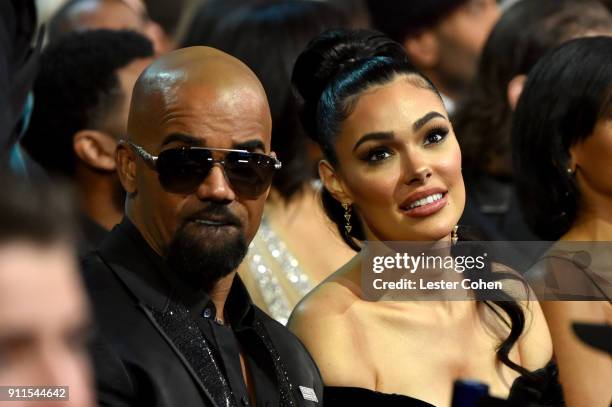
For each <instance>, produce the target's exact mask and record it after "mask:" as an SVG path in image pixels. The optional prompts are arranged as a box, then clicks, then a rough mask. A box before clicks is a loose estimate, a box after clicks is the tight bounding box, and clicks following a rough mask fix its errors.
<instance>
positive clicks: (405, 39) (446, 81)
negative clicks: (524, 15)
mask: <svg viewBox="0 0 612 407" xmlns="http://www.w3.org/2000/svg"><path fill="white" fill-rule="evenodd" d="M368 7H369V10H370V13H371V19H372V23H373V25H374V27H375V28H376V29H378V30H380V31H382V32H384V33H385V34H387V35H388V36H390V37H391V38H392V39H393V40H395V41H397V42H399V43H400V44H403V45H404V48H405V49H406V52H407V53H408V56H409V57H410V60H411V61H412V63H413V64H414V65H415V66H416V67H417V68H418V69H419V70H420V71H421V72H422V73H423V74H425V76H427V77H428V78H429V79H430V80H431V81H432V82H433V83H434V85H436V87H437V88H438V90H439V91H440V92H441V93H442V95H443V97H444V102H445V105H446V108H447V110H448V111H449V113H452V111H453V110H454V105H455V102H456V101H457V100H458V99H460V98H461V96H462V93H463V92H464V91H465V88H466V86H467V85H469V83H470V81H471V80H472V79H473V77H474V75H475V73H476V65H477V63H478V58H479V56H480V52H481V51H482V47H483V46H484V43H485V41H486V39H487V36H488V35H489V32H490V31H491V29H492V28H493V25H494V24H495V22H496V21H497V19H498V18H499V16H500V10H499V7H498V5H497V1H496V0H410V1H397V0H368Z"/></svg>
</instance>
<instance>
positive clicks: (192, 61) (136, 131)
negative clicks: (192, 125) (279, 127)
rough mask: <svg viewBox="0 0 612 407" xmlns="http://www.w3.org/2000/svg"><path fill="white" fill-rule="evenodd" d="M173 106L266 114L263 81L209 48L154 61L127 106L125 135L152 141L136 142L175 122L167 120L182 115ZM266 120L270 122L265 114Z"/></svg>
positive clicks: (228, 57) (184, 52) (186, 49)
mask: <svg viewBox="0 0 612 407" xmlns="http://www.w3.org/2000/svg"><path fill="white" fill-rule="evenodd" d="M177 102H179V103H181V104H184V103H186V102H187V103H189V102H192V104H193V105H198V106H197V107H199V108H200V109H199V110H203V111H207V110H209V109H208V107H211V108H212V107H220V106H216V105H219V104H222V105H225V106H223V107H224V108H226V109H232V108H237V109H239V108H246V109H255V110H261V109H265V110H268V111H269V106H268V102H267V98H266V94H265V91H264V89H263V86H262V85H261V82H260V81H259V79H257V77H256V76H255V74H254V73H253V72H252V71H251V70H250V69H249V68H248V67H247V66H246V65H245V64H244V63H242V62H241V61H239V60H238V59H236V58H234V57H232V56H231V55H228V54H226V53H224V52H222V51H219V50H217V49H214V48H210V47H201V46H199V47H189V48H183V49H180V50H177V51H174V52H171V53H168V54H166V55H164V56H162V57H161V58H159V59H157V60H156V61H155V62H154V63H153V64H151V65H150V66H149V67H148V68H147V69H145V71H144V72H143V73H142V74H141V76H140V77H139V78H138V80H137V82H136V85H135V87H134V93H133V96H132V104H131V107H130V116H129V124H128V132H129V136H130V137H131V138H134V140H135V141H136V140H138V141H142V142H144V143H145V144H147V141H150V140H144V141H143V140H139V139H140V135H141V134H144V135H145V137H146V136H147V135H150V134H151V131H150V130H151V126H154V127H156V128H159V124H160V122H159V121H160V120H161V121H162V122H164V121H167V120H172V119H174V118H175V117H168V115H173V116H176V115H177V114H180V112H174V111H173V110H174V109H173V107H177V106H176V105H177ZM192 107H196V106H192ZM179 110H180V109H179ZM267 116H268V118H267V120H268V121H269V120H271V119H270V118H269V112H268V113H267ZM202 121H204V122H205V121H206V117H202ZM262 124H263V123H262ZM268 142H269V137H268Z"/></svg>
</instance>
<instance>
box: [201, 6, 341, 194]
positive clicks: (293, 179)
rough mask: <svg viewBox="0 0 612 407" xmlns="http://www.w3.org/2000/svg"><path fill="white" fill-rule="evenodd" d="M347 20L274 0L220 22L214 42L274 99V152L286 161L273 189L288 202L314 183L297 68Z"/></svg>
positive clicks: (336, 14) (330, 9)
mask: <svg viewBox="0 0 612 407" xmlns="http://www.w3.org/2000/svg"><path fill="white" fill-rule="evenodd" d="M345 24H346V19H345V17H344V15H343V14H341V13H340V12H339V11H338V10H337V9H335V8H334V7H332V6H330V5H329V4H327V3H324V2H316V1H307V0H294V1H287V0H281V1H272V2H269V3H266V4H262V5H254V6H249V7H243V8H241V9H240V10H239V11H237V12H235V13H233V14H231V15H230V16H229V17H227V18H226V19H223V20H222V21H221V22H219V24H218V26H217V28H216V29H215V31H214V32H213V34H212V35H211V38H210V41H208V43H206V44H205V43H203V42H201V43H200V44H201V45H204V44H205V45H210V46H212V47H214V48H218V49H220V50H222V51H225V52H227V53H229V54H231V55H233V56H235V57H236V58H238V59H240V60H241V61H242V62H244V63H245V64H246V65H248V66H249V67H250V68H251V69H252V70H253V72H255V74H256V75H257V77H258V78H259V80H260V81H261V83H262V84H263V87H264V89H265V91H266V94H267V96H268V100H269V103H270V110H271V113H272V150H273V151H274V152H276V154H277V155H278V157H279V159H280V160H281V161H282V162H283V168H282V169H281V170H280V171H279V172H278V173H277V174H276V175H275V176H274V181H273V186H274V188H275V189H276V190H277V191H278V192H279V193H280V194H281V196H282V197H283V198H284V199H285V200H289V199H290V198H291V197H292V196H294V195H295V194H296V193H298V192H299V191H300V190H301V189H302V187H303V186H304V185H305V184H306V182H308V181H310V180H312V179H313V176H314V172H313V163H312V162H311V160H310V158H309V157H308V153H307V147H308V145H307V142H308V140H307V137H306V136H305V135H304V134H303V129H302V128H301V126H300V123H299V117H298V112H297V106H296V103H295V99H294V97H293V95H292V93H291V71H292V69H293V64H294V63H295V60H296V58H297V56H298V54H299V52H300V50H302V49H304V47H305V46H306V44H307V43H308V41H310V40H311V39H312V38H313V37H315V36H316V35H318V34H319V33H321V32H322V31H325V30H327V29H330V28H339V27H342V26H344V25H345Z"/></svg>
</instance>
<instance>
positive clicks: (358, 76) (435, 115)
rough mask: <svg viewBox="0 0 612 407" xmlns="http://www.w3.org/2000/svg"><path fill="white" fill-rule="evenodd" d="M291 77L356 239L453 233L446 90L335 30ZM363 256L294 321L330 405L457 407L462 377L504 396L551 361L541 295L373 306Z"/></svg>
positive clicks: (328, 194)
mask: <svg viewBox="0 0 612 407" xmlns="http://www.w3.org/2000/svg"><path fill="white" fill-rule="evenodd" d="M293 83H294V86H295V88H296V90H297V93H298V94H299V95H300V96H301V99H302V101H303V113H302V122H303V124H304V126H305V129H306V131H307V133H308V134H309V135H311V136H312V137H313V138H315V139H316V141H317V142H318V143H319V145H320V146H321V148H322V150H323V152H324V155H325V160H324V161H322V162H321V163H320V165H319V174H320V176H321V179H322V181H323V183H324V185H325V190H324V191H323V203H324V206H325V208H326V211H327V214H328V216H329V217H330V219H332V220H333V221H334V223H336V225H337V226H338V229H339V231H340V232H341V233H342V236H343V238H344V240H345V242H346V243H347V244H348V245H349V246H350V247H352V248H354V249H355V250H356V251H360V249H361V246H362V245H361V242H363V241H365V240H369V241H390V240H395V241H420V242H422V241H427V242H432V243H435V242H448V243H450V242H451V240H452V239H453V237H454V236H453V235H454V230H456V228H455V226H456V224H457V221H458V220H459V218H460V216H461V213H462V211H463V207H464V204H465V190H464V186H463V179H462V176H461V152H460V150H459V146H458V144H457V140H456V138H455V135H454V133H453V129H452V126H451V124H450V122H449V120H448V115H447V113H446V111H445V109H444V105H443V103H442V100H441V98H440V96H439V94H438V92H437V91H436V90H435V88H434V87H433V85H432V84H431V83H430V82H429V81H428V80H427V79H426V78H425V77H423V76H422V75H421V74H419V73H418V72H416V71H415V69H414V68H413V66H412V65H411V64H410V63H409V62H408V61H407V57H406V55H405V53H404V51H403V49H402V47H401V46H400V45H399V44H397V43H395V42H393V41H391V40H389V39H388V38H387V37H385V36H383V35H382V34H379V33H376V32H372V31H365V30H362V31H332V32H327V33H324V34H322V35H320V36H319V37H317V38H315V39H314V40H313V41H312V42H311V43H310V44H309V46H308V47H307V49H306V50H305V51H304V52H303V53H302V54H301V55H300V56H299V57H298V60H297V62H296V65H295V68H294V72H293ZM423 198H426V199H423ZM345 208H346V209H345ZM345 215H350V216H348V218H349V219H348V220H347V218H346V217H345ZM363 260H364V259H363V255H362V253H361V252H360V253H358V254H357V255H356V256H355V257H354V258H353V259H352V260H351V261H349V262H348V263H347V264H346V265H344V266H343V267H342V268H340V269H339V270H338V271H337V272H336V273H334V274H333V275H332V276H330V277H329V278H328V279H327V280H326V281H325V282H323V283H322V284H321V285H320V286H318V287H317V288H316V289H315V290H314V291H312V292H311V294H309V295H308V296H307V297H306V298H305V299H304V300H303V301H302V302H301V303H300V304H299V305H298V307H297V308H296V310H295V311H294V313H293V315H292V318H291V320H290V324H289V326H290V329H292V330H293V331H294V332H295V333H296V334H297V336H298V337H300V339H301V340H302V341H303V342H304V344H305V345H306V347H307V348H308V349H309V351H310V352H311V354H312V355H313V357H314V359H315V361H316V362H317V364H318V366H319V368H320V370H321V373H322V376H323V379H324V382H325V384H326V386H327V388H326V393H325V397H326V400H325V401H326V403H327V405H334V404H340V405H349V404H350V403H351V402H353V403H356V402H358V401H362V402H363V401H364V400H368V402H370V403H374V404H371V405H390V403H393V402H394V401H397V402H398V403H401V404H399V405H415V406H431V405H436V406H446V405H449V404H450V400H451V396H452V394H451V393H452V385H453V381H454V380H455V379H458V378H471V379H477V380H480V381H483V382H486V383H488V384H489V386H490V389H491V392H492V393H493V394H494V395H497V396H502V397H506V396H508V394H509V392H510V391H509V389H510V387H511V385H512V383H513V381H515V379H516V378H517V377H518V376H519V375H520V374H522V373H528V372H529V371H533V370H535V369H538V368H542V367H544V366H545V365H547V363H548V362H549V360H550V358H551V351H552V346H551V343H550V338H549V333H548V330H547V327H546V324H545V322H544V320H543V316H542V315H541V311H540V309H539V307H538V305H537V303H525V304H523V306H520V305H518V304H517V303H516V302H513V301H507V302H497V303H489V302H486V303H484V302H468V301H455V302H452V301H427V302H391V301H387V302H383V301H379V302H368V301H365V300H364V299H363V296H362V292H361V290H360V281H361V265H362V262H363ZM468 344H469V345H468Z"/></svg>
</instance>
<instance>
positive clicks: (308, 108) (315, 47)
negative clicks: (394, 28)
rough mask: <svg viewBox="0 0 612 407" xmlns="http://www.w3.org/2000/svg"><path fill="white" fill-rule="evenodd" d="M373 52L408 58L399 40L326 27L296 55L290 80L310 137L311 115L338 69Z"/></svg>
mask: <svg viewBox="0 0 612 407" xmlns="http://www.w3.org/2000/svg"><path fill="white" fill-rule="evenodd" d="M375 56H385V57H389V58H392V59H395V60H398V61H401V62H408V57H407V56H406V53H405V51H404V49H403V48H402V46H401V45H400V44H398V43H397V42H395V41H392V40H391V39H389V38H388V37H387V36H385V35H384V34H382V33H380V32H377V31H371V30H346V29H340V30H330V31H326V32H324V33H322V34H320V35H319V36H317V37H315V38H314V39H313V40H312V41H311V42H310V43H309V44H308V46H307V47H306V49H305V50H304V51H303V52H302V53H301V54H300V55H299V57H298V58H297V60H296V62H295V66H294V68H293V74H292V78H291V81H292V84H293V87H294V91H295V93H296V97H297V99H298V102H299V104H300V105H301V107H302V109H301V110H302V124H303V125H304V128H305V129H306V133H307V134H308V135H309V136H310V137H312V138H315V139H316V134H315V131H314V128H313V125H312V124H313V120H311V119H313V118H314V114H315V113H316V108H317V105H318V102H319V99H320V98H321V94H322V93H323V91H324V90H325V88H327V86H328V85H329V84H330V83H331V82H332V81H333V79H334V78H335V77H336V76H337V75H338V74H339V73H340V72H342V71H344V70H346V69H349V68H350V67H352V66H357V65H359V64H360V62H362V61H363V60H366V59H368V58H371V57H375Z"/></svg>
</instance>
